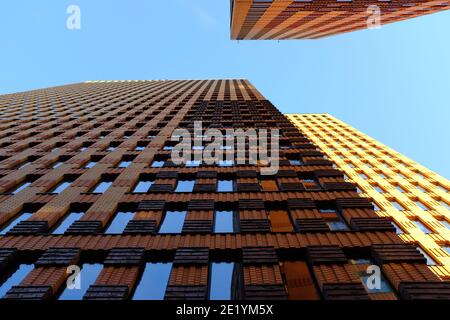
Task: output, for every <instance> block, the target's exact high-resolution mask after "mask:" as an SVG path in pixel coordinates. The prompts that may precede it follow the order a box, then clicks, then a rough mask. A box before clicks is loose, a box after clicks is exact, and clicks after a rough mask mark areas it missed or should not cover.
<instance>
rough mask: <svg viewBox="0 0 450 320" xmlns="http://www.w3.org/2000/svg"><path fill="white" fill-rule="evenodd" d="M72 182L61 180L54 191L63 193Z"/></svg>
mask: <svg viewBox="0 0 450 320" xmlns="http://www.w3.org/2000/svg"><path fill="white" fill-rule="evenodd" d="M70 184H71V182H66V181H65V182H61V183H60V184H58V185H57V186H56V188H55V189H53V191H52V193H61V192H63V191H64V190H66V189H67V188H68V187H69V186H70Z"/></svg>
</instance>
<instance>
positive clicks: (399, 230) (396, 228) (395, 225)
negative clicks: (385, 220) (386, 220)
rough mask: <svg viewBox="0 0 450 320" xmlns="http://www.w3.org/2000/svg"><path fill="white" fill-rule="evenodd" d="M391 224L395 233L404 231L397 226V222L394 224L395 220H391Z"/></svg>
mask: <svg viewBox="0 0 450 320" xmlns="http://www.w3.org/2000/svg"><path fill="white" fill-rule="evenodd" d="M392 225H393V226H394V228H395V233H397V234H403V233H404V232H403V230H402V229H401V228H400V227H399V226H398V224H396V223H395V222H392Z"/></svg>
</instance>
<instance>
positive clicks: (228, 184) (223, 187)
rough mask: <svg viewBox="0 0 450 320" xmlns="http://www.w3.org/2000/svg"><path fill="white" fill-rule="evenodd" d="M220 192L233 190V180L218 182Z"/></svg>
mask: <svg viewBox="0 0 450 320" xmlns="http://www.w3.org/2000/svg"><path fill="white" fill-rule="evenodd" d="M217 191H218V192H233V191H234V188H233V180H219V181H218V183H217Z"/></svg>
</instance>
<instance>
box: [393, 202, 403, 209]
mask: <svg viewBox="0 0 450 320" xmlns="http://www.w3.org/2000/svg"><path fill="white" fill-rule="evenodd" d="M391 204H392V205H393V206H394V207H395V209H397V210H399V211H404V210H405V208H404V207H403V206H402V205H401V204H400V203H398V202H397V201H391Z"/></svg>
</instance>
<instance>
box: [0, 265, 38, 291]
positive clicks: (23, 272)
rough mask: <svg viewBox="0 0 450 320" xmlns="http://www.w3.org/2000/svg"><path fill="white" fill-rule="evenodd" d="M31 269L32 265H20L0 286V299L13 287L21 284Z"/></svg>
mask: <svg viewBox="0 0 450 320" xmlns="http://www.w3.org/2000/svg"><path fill="white" fill-rule="evenodd" d="M33 269H34V266H33V265H32V264H21V265H20V266H19V268H18V269H17V270H16V271H15V272H14V273H13V274H12V275H11V276H10V277H9V278H8V279H7V280H6V281H5V282H4V283H3V284H2V285H0V298H3V297H4V296H5V294H6V293H7V292H8V291H9V289H11V288H12V287H13V286H17V285H18V284H19V283H21V282H22V280H23V279H25V277H26V276H27V275H28V274H29V273H30V272H31V270H33Z"/></svg>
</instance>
